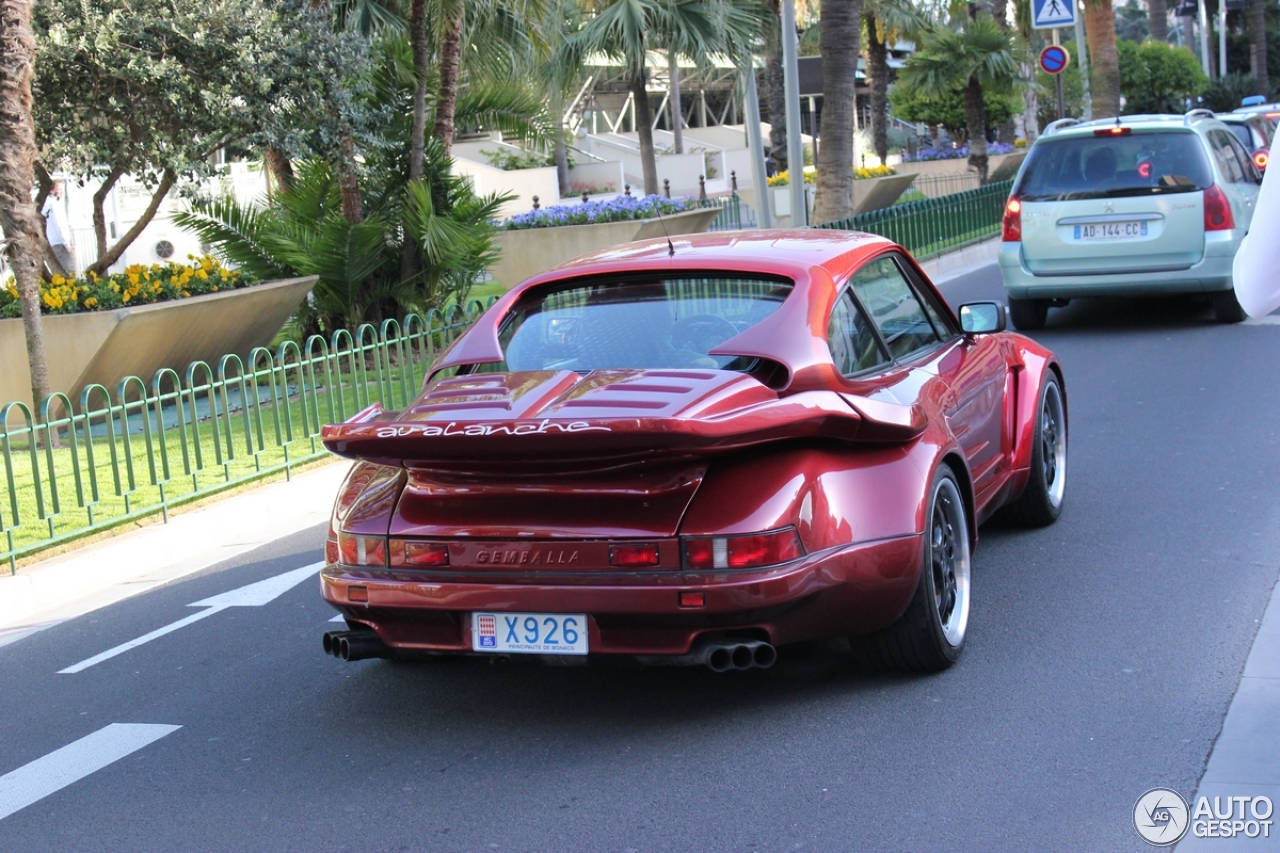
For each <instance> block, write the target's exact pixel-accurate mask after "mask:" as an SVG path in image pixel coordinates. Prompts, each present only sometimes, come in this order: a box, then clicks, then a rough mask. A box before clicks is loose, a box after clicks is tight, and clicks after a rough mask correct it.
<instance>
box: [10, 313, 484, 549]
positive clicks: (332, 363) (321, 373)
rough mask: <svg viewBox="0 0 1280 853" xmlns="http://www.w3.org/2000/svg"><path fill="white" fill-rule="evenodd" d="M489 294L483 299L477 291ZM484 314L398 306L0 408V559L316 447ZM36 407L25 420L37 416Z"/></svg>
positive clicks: (393, 404)
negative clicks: (316, 332) (329, 430)
mask: <svg viewBox="0 0 1280 853" xmlns="http://www.w3.org/2000/svg"><path fill="white" fill-rule="evenodd" d="M491 301H492V300H491ZM483 310H484V306H482V305H481V304H480V303H479V302H472V303H471V304H470V305H469V306H468V307H467V308H466V309H463V308H460V307H457V306H454V307H453V308H451V309H450V310H448V311H447V312H445V313H444V314H441V313H439V312H435V311H433V312H431V313H430V314H428V315H427V316H426V317H421V316H417V315H411V316H410V317H408V318H406V319H405V320H404V321H403V322H398V321H395V320H388V321H386V322H384V323H383V324H382V325H381V326H380V327H378V328H375V327H373V326H370V325H364V326H361V327H360V328H358V329H356V330H355V332H354V333H353V332H349V331H346V330H340V331H338V332H337V333H336V334H334V335H333V337H332V338H330V339H329V340H325V339H324V338H321V337H318V336H316V337H312V338H311V339H310V340H308V341H307V342H306V343H305V344H303V345H301V346H299V345H298V344H297V343H296V342H292V341H287V342H285V343H284V344H282V345H281V346H280V347H279V348H278V349H277V350H276V351H275V352H271V351H270V350H267V349H264V348H258V349H255V350H254V351H253V352H252V353H250V354H249V356H248V358H246V359H241V358H240V357H239V356H236V355H227V356H224V357H223V358H222V359H221V360H219V362H218V364H217V365H216V366H214V365H209V364H206V363H204V362H196V363H194V364H192V365H190V366H189V367H188V368H187V369H186V372H185V374H183V375H179V374H178V373H177V372H176V371H174V370H170V369H164V370H160V371H158V372H157V373H156V375H155V376H154V377H153V378H152V380H151V382H150V384H147V383H145V382H144V381H143V380H141V379H139V378H138V377H133V376H131V377H128V378H126V379H124V380H122V381H121V382H120V383H119V385H118V386H117V387H116V389H115V391H114V394H113V393H111V392H110V391H109V390H108V389H107V388H105V387H103V386H101V385H91V386H89V387H87V388H85V389H84V390H83V391H82V392H81V393H80V395H79V397H78V399H76V400H72V399H71V398H70V397H68V396H67V395H66V394H61V393H58V394H52V395H50V396H49V397H48V399H46V400H45V401H44V402H43V403H42V405H41V406H40V408H39V411H38V412H33V411H32V410H31V407H30V406H29V405H27V404H26V403H22V402H16V403H9V404H8V405H6V406H4V407H3V408H0V465H2V466H3V468H4V475H5V479H4V482H5V484H6V488H7V491H6V493H5V494H4V495H3V496H0V535H3V537H4V538H3V540H2V547H3V550H0V559H2V560H4V561H7V562H8V564H9V569H10V572H13V571H15V570H16V566H17V559H18V558H19V557H22V556H24V555H26V554H29V553H31V552H33V551H36V550H39V549H41V548H47V547H49V546H50V545H54V544H57V543H59V542H63V541H65V540H68V539H72V538H74V537H77V536H81V535H84V534H86V533H91V532H94V531H97V530H101V529H105V528H107V527H110V526H112V525H114V524H119V523H120V522H123V521H128V520H130V519H135V518H141V517H143V516H148V515H155V514H157V513H162V514H164V516H165V518H166V520H167V518H168V511H169V509H170V508H171V507H173V506H175V505H178V504H182V503H185V502H188V501H191V500H194V499H196V498H199V497H202V496H204V495H208V494H210V493H213V492H216V491H219V490H222V489H226V488H228V487H230V486H234V485H236V484H238V483H243V482H247V481H249V480H253V479H257V478H260V477H263V476H265V475H268V474H271V473H275V472H284V474H285V475H286V476H288V474H289V472H290V471H291V470H292V469H293V468H295V467H297V466H298V465H301V464H304V463H306V462H309V461H311V460H314V459H319V458H321V457H324V456H326V455H327V454H328V451H326V450H325V449H324V446H323V445H322V444H321V443H320V440H319V436H320V429H321V427H322V426H323V425H325V424H328V423H336V422H338V421H342V420H345V419H347V418H349V417H351V416H352V415H353V414H355V413H356V412H358V411H360V410H361V409H363V408H365V407H366V406H368V405H369V404H371V403H373V402H379V403H381V404H382V405H383V406H385V407H386V408H388V409H401V408H404V407H405V406H406V405H408V403H409V401H411V400H412V399H413V398H414V397H415V396H417V394H418V392H419V390H420V389H421V387H422V380H423V378H424V376H425V374H426V371H427V369H428V368H429V366H430V365H431V363H432V362H433V361H434V360H435V357H436V353H438V352H439V351H440V349H442V348H443V347H445V346H447V345H448V344H449V343H450V342H452V341H453V339H454V338H456V337H457V336H458V334H459V333H460V332H461V331H462V330H463V329H465V328H466V327H467V326H468V325H470V324H471V323H472V322H474V321H475V319H476V318H477V317H478V316H479V315H480V313H481V312H482V311H483ZM37 415H38V417H37Z"/></svg>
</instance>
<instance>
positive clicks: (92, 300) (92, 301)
mask: <svg viewBox="0 0 1280 853" xmlns="http://www.w3.org/2000/svg"><path fill="white" fill-rule="evenodd" d="M97 304H98V300H97V299H95V298H93V297H92V296H90V297H89V298H88V299H86V300H85V301H84V307H85V308H92V307H94V306H95V305H97Z"/></svg>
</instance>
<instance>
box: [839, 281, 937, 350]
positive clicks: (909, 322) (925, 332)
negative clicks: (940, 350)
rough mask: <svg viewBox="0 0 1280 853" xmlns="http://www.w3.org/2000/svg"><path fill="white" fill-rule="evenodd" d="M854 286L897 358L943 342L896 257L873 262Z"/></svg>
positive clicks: (851, 284) (852, 282)
mask: <svg viewBox="0 0 1280 853" xmlns="http://www.w3.org/2000/svg"><path fill="white" fill-rule="evenodd" d="M850 286H851V287H852V288H853V291H854V293H855V294H856V295H857V297H858V301H860V302H861V303H862V304H863V305H864V306H865V307H866V309H867V311H868V312H870V314H871V319H872V321H873V322H875V324H876V326H877V327H879V329H880V334H882V335H883V336H884V339H885V342H886V343H888V344H889V352H890V354H891V355H892V356H893V357H894V358H904V357H905V356H908V355H910V354H911V353H913V352H915V351H917V350H920V349H924V348H925V347H927V346H930V345H932V344H935V343H937V342H938V341H940V340H941V338H940V337H939V336H938V333H937V331H935V329H934V326H933V324H932V323H930V322H929V318H928V316H927V315H926V314H925V312H924V308H923V307H922V306H921V305H920V300H919V299H917V298H916V295H915V293H914V292H913V291H912V290H911V286H910V285H909V284H907V280H906V279H905V278H903V277H902V271H901V270H900V269H898V265H897V264H896V263H894V262H893V259H892V258H890V257H882V258H877V259H876V260H874V261H871V262H870V263H868V264H867V265H866V266H864V267H863V268H862V269H860V270H858V272H857V273H856V274H854V276H853V278H852V279H851V280H850ZM942 328H944V329H945V328H946V327H945V326H943V327H942Z"/></svg>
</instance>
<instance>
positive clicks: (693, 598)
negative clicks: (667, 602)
mask: <svg viewBox="0 0 1280 853" xmlns="http://www.w3.org/2000/svg"><path fill="white" fill-rule="evenodd" d="M680 606H681V607H706V606H707V594H706V593H705V592H682V593H680Z"/></svg>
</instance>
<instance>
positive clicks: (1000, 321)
mask: <svg viewBox="0 0 1280 853" xmlns="http://www.w3.org/2000/svg"><path fill="white" fill-rule="evenodd" d="M960 329H961V331H963V332H964V333H965V334H966V335H986V334H990V333H992V332H1003V331H1004V330H1005V312H1004V303H1003V302H970V303H969V304H967V305H961V306H960Z"/></svg>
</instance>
